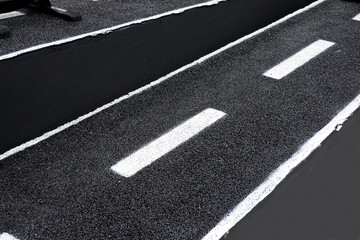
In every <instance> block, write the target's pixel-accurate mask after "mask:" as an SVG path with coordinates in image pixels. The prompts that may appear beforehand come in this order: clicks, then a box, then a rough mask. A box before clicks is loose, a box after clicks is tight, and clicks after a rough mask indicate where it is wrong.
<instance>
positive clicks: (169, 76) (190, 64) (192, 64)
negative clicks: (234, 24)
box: [0, 0, 326, 160]
mask: <svg viewBox="0 0 360 240" xmlns="http://www.w3.org/2000/svg"><path fill="white" fill-rule="evenodd" d="M325 1H326V0H318V1H316V2H313V3H312V4H310V5H308V6H307V7H305V8H302V9H299V10H297V11H296V12H294V13H292V14H289V15H287V16H285V17H283V18H281V19H279V20H278V21H276V22H273V23H271V24H269V25H267V26H266V27H263V28H261V29H259V30H257V31H255V32H253V33H251V34H249V35H246V36H244V37H242V38H240V39H238V40H236V41H234V42H232V43H229V44H228V45H226V46H224V47H222V48H220V49H218V50H216V51H214V52H212V53H210V54H208V55H205V56H203V57H201V58H199V59H198V60H195V61H194V62H192V63H189V64H187V65H185V66H183V67H181V68H179V69H177V70H175V71H173V72H171V73H169V74H167V75H165V76H163V77H161V78H159V79H157V80H155V81H153V82H151V83H149V84H147V85H145V86H143V87H141V88H138V89H137V90H134V91H132V92H129V93H128V94H126V95H124V96H122V97H120V98H117V99H115V100H114V101H112V102H110V103H107V104H105V105H103V106H101V107H99V108H97V109H95V110H94V111H92V112H89V113H87V114H85V115H83V116H81V117H79V118H77V119H75V120H73V121H71V122H68V123H65V124H64V125H62V126H60V127H58V128H56V129H54V130H52V131H49V132H47V133H44V134H43V135H42V136H40V137H37V138H35V139H32V140H30V141H28V142H26V143H23V144H21V145H20V146H17V147H15V148H12V149H10V150H8V151H7V152H5V153H3V154H1V155H0V160H3V159H4V158H7V157H9V156H11V155H13V154H15V153H18V152H20V151H23V150H24V149H26V148H28V147H31V146H33V145H35V144H37V143H39V142H41V141H43V140H45V139H47V138H49V137H51V136H53V135H55V134H57V133H59V132H62V131H63V130H65V129H67V128H69V127H71V126H74V125H76V124H78V123H79V122H81V121H83V120H85V119H87V118H89V117H92V116H94V115H95V114H97V113H99V112H101V111H103V110H105V109H107V108H109V107H111V106H113V105H115V104H117V103H119V102H121V101H124V100H126V99H128V98H130V97H132V96H134V95H137V94H139V93H142V92H144V91H146V90H148V89H150V88H152V87H153V86H156V85H158V84H160V83H162V82H163V81H165V80H167V79H169V78H171V77H173V76H175V75H177V74H178V73H181V72H183V71H185V70H187V69H189V68H191V67H193V66H195V65H197V64H200V63H202V62H204V61H206V60H207V59H209V58H211V57H213V56H215V55H217V54H219V53H221V52H223V51H225V50H227V49H229V48H232V47H233V46H235V45H237V44H239V43H242V42H244V41H246V40H248V39H250V38H252V37H254V36H256V35H258V34H260V33H263V32H265V31H266V30H268V29H270V28H272V27H274V26H276V25H278V24H280V23H283V22H285V21H286V20H288V19H289V18H292V17H294V16H296V15H298V14H300V13H303V12H305V11H307V10H309V9H311V8H313V7H315V6H317V5H319V4H320V3H322V2H325Z"/></svg>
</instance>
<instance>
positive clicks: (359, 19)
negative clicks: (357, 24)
mask: <svg viewBox="0 0 360 240" xmlns="http://www.w3.org/2000/svg"><path fill="white" fill-rule="evenodd" d="M353 20H355V21H360V13H359V14H358V15H356V16H355V17H354V18H353Z"/></svg>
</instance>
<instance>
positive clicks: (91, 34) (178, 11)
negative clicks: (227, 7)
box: [0, 0, 228, 61]
mask: <svg viewBox="0 0 360 240" xmlns="http://www.w3.org/2000/svg"><path fill="white" fill-rule="evenodd" d="M225 1H228V0H212V1H208V2H204V3H199V4H195V5H191V6H188V7H183V8H179V9H175V10H172V11H169V12H165V13H161V14H157V15H154V16H150V17H146V18H140V19H138V20H134V21H131V22H127V23H122V24H119V25H115V26H112V27H109V28H104V29H100V30H96V31H93V32H88V33H84V34H80V35H76V36H73V37H69V38H64V39H61V40H58V41H54V42H49V43H42V44H39V45H36V46H32V47H29V48H25V49H22V50H19V51H15V52H12V53H9V54H5V55H2V56H0V61H1V60H4V59H8V58H13V57H16V56H18V55H21V54H24V53H28V52H32V51H35V50H39V49H42V48H46V47H50V46H56V45H61V44H64V43H68V42H72V41H75V40H79V39H82V38H86V37H95V36H97V35H101V34H109V33H111V32H112V31H115V30H118V29H121V28H125V27H128V26H131V25H135V24H140V23H143V22H147V21H151V20H155V19H159V18H162V17H166V16H169V15H174V14H181V13H183V12H185V11H187V10H190V9H194V8H200V7H206V6H212V5H216V4H218V3H220V2H225Z"/></svg>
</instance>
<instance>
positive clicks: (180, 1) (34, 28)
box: [0, 0, 223, 60]
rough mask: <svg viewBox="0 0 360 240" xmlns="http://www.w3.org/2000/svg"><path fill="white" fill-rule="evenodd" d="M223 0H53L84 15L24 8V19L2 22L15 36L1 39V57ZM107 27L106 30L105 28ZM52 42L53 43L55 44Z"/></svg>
mask: <svg viewBox="0 0 360 240" xmlns="http://www.w3.org/2000/svg"><path fill="white" fill-rule="evenodd" d="M221 1H223V0H211V1H209V0H167V1H161V0H149V1H141V0H135V1H106V0H100V1H96V2H94V1H86V0H79V1H69V0H55V1H52V3H53V4H54V6H59V7H63V8H66V9H71V10H74V11H78V12H80V13H81V15H82V17H83V19H82V21H79V22H68V21H65V20H63V19H59V18H56V17H53V16H48V15H46V14H42V13H38V12H34V11H31V10H26V9H24V12H25V13H26V15H27V16H26V17H25V18H18V19H11V20H8V21H6V22H2V24H3V25H6V26H8V27H9V28H10V29H11V34H12V36H11V37H9V38H5V39H0V45H1V48H0V60H2V59H6V58H9V57H13V56H16V55H18V54H21V53H22V52H28V51H33V50H35V49H38V48H39V47H37V45H41V44H49V43H51V42H54V41H58V43H56V44H61V43H63V42H67V41H69V39H68V40H63V39H65V38H71V37H74V38H75V39H77V38H81V36H78V35H82V34H86V33H90V32H94V31H98V30H100V31H99V32H98V33H92V34H90V35H95V34H104V33H106V32H110V31H111V30H115V29H117V28H119V27H125V26H127V25H129V24H130V25H131V24H135V23H137V22H139V23H140V22H143V21H147V20H149V19H147V18H151V17H152V16H154V15H159V14H165V15H166V14H167V15H170V14H174V13H177V12H181V11H182V10H180V11H176V10H178V9H183V8H195V7H199V6H202V5H199V4H203V5H204V6H206V5H214V4H217V3H218V2H221ZM184 10H185V9H184ZM172 11H173V12H172ZM158 17H159V16H158ZM134 21H136V22H134ZM131 22H132V23H131ZM126 23H129V24H126ZM117 25H123V26H117ZM107 28H114V29H107ZM44 29H46V31H44ZM102 29H104V30H102ZM105 29H107V30H106V31H105ZM76 36H78V37H76ZM82 37H84V36H82ZM72 40H74V39H72ZM50 45H54V43H51V44H50ZM45 46H46V45H45ZM45 46H42V47H45ZM28 48H33V49H28ZM17 51H20V52H17ZM1 55H2V56H1Z"/></svg>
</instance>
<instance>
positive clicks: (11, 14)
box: [0, 11, 25, 20]
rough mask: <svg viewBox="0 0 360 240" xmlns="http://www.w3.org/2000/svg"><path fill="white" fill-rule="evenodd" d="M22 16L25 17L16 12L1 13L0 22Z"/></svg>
mask: <svg viewBox="0 0 360 240" xmlns="http://www.w3.org/2000/svg"><path fill="white" fill-rule="evenodd" d="M23 15H25V13H22V12H18V11H13V12H8V13H2V14H0V20H3V19H7V18H13V17H19V16H23Z"/></svg>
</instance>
